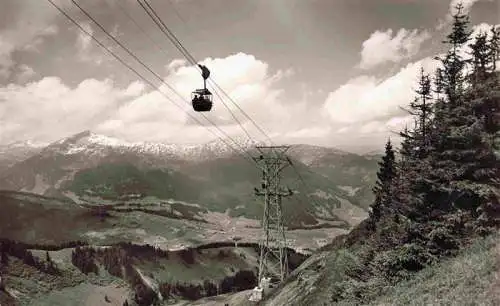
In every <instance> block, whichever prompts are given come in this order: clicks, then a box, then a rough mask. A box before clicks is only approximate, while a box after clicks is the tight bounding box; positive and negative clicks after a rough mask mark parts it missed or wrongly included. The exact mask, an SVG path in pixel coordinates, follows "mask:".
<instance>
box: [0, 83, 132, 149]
mask: <svg viewBox="0 0 500 306" xmlns="http://www.w3.org/2000/svg"><path fill="white" fill-rule="evenodd" d="M126 93H127V89H120V88H116V87H115V86H114V85H113V82H112V81H111V80H104V81H98V80H95V79H88V80H85V81H83V82H81V83H80V84H79V85H78V86H76V87H75V88H70V87H69V86H67V85H65V84H64V83H63V82H62V81H61V79H59V78H57V77H45V78H43V79H41V80H39V81H36V82H31V83H28V84H26V85H24V86H22V85H14V84H11V85H9V86H7V87H4V88H0V121H1V122H2V129H3V128H4V127H7V129H4V130H3V131H2V134H1V135H0V137H1V139H0V141H1V142H5V141H15V140H19V139H30V138H31V139H40V140H54V139H56V138H60V137H62V136H66V135H67V134H71V133H77V132H79V131H81V130H84V129H87V128H89V127H90V128H91V127H93V126H96V124H98V123H99V122H102V121H103V120H104V119H105V118H106V117H107V116H109V115H110V114H111V113H113V112H114V111H115V110H116V109H117V108H118V107H119V106H120V102H122V101H123V100H124V99H126V98H127V97H128V95H127V94H126Z"/></svg>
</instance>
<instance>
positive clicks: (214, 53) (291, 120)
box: [0, 0, 500, 150]
mask: <svg viewBox="0 0 500 306" xmlns="http://www.w3.org/2000/svg"><path fill="white" fill-rule="evenodd" d="M0 1H1V7H2V10H1V11H0V144H6V143H10V142H15V141H21V140H26V139H32V140H37V141H42V142H50V141H54V140H57V139H60V138H62V137H66V136H68V135H71V134H74V133H77V132H80V131H83V130H87V129H90V130H92V131H94V132H96V133H102V134H105V135H108V136H114V137H118V138H122V139H124V140H127V141H161V142H169V143H180V142H189V143H196V142H202V141H206V140H210V139H212V138H213V137H214V136H213V135H212V134H211V133H210V132H209V131H208V129H211V130H213V128H212V127H211V125H210V124H209V123H206V125H205V126H203V127H200V126H199V125H198V124H197V123H195V122H194V121H193V120H191V119H190V118H189V116H188V115H187V114H186V113H189V114H191V115H193V116H195V117H196V118H198V119H199V120H200V121H202V122H206V120H205V119H204V118H203V117H202V116H201V115H200V114H196V113H194V111H192V109H191V107H190V105H189V104H187V102H189V101H188V100H187V99H189V96H190V92H191V91H192V90H194V89H195V88H197V87H200V86H202V79H201V76H200V75H199V73H198V72H197V70H195V69H194V68H193V67H191V66H189V65H188V64H187V62H186V61H185V58H183V57H182V55H181V54H180V52H179V51H178V50H177V49H176V48H175V47H174V45H173V44H172V43H171V42H170V41H169V40H168V39H167V38H166V37H165V36H163V34H162V32H161V31H160V30H159V29H158V28H157V27H156V25H155V24H154V23H153V22H152V21H151V19H149V17H148V16H147V14H146V13H145V11H143V10H142V8H141V7H140V5H139V4H138V3H137V2H136V0H79V1H77V2H78V3H79V4H80V5H81V6H82V7H83V8H84V9H86V10H88V12H89V13H90V14H91V15H92V16H93V17H94V18H95V19H96V20H97V21H98V22H99V23H101V24H102V26H103V27H105V28H106V29H107V30H108V31H109V32H110V33H111V34H112V35H114V36H115V37H117V39H118V40H120V41H121V42H122V43H123V44H124V45H126V46H127V47H128V48H130V50H131V51H132V52H133V53H134V54H135V55H136V56H138V57H139V58H140V59H141V60H142V61H144V62H145V63H147V64H148V66H149V67H150V68H151V69H152V70H154V71H155V72H156V73H157V74H158V75H161V77H162V78H163V79H164V81H165V82H166V83H168V84H169V85H170V86H172V87H174V88H175V89H176V90H177V91H178V92H179V93H180V94H181V95H183V96H184V99H181V98H180V97H178V96H177V95H175V94H174V93H173V92H172V91H171V90H170V89H169V88H168V87H167V86H166V85H164V84H163V85H162V84H160V83H159V82H158V81H157V79H156V78H155V77H154V76H153V75H152V74H150V73H149V72H147V71H146V70H144V69H141V68H140V65H139V64H137V63H136V62H135V60H134V59H133V58H132V57H130V56H128V55H127V54H126V52H124V51H123V50H121V49H120V47H119V46H117V45H116V44H114V43H113V42H112V41H111V40H109V39H107V38H106V37H105V35H104V34H103V33H102V31H101V30H100V29H99V28H98V26H96V25H95V24H93V23H92V22H91V21H90V20H89V19H88V18H87V17H86V16H85V15H84V14H83V13H82V12H81V11H79V10H78V8H77V7H76V6H75V5H73V4H72V3H71V1H69V0H54V2H55V3H56V4H58V5H60V6H61V8H63V9H64V10H65V11H66V12H68V14H69V15H71V16H72V17H74V18H75V19H76V20H77V21H78V22H79V24H81V25H82V26H83V27H84V28H85V29H87V30H88V31H90V32H92V33H94V34H95V35H96V37H97V38H98V39H99V40H101V41H102V42H103V43H104V44H105V45H107V46H110V47H111V48H112V50H113V51H114V52H115V53H116V54H117V55H119V56H120V57H122V58H123V59H124V60H125V61H126V62H127V63H129V64H130V65H132V66H133V67H134V68H137V69H138V72H140V73H141V74H142V75H143V76H144V77H145V78H146V79H148V80H149V81H152V82H154V84H155V85H162V86H161V87H160V90H161V91H162V92H163V93H164V94H165V95H167V96H169V97H170V98H171V99H172V100H174V101H175V103H177V104H178V105H180V106H182V110H181V109H179V108H177V107H176V106H175V105H174V104H173V102H171V101H169V100H168V99H166V98H165V97H164V96H162V95H161V94H160V93H159V92H158V91H157V90H153V89H151V88H150V87H148V86H147V85H145V83H144V82H143V81H142V80H140V79H138V77H137V76H136V75H134V74H133V73H132V72H130V71H129V70H128V69H127V68H126V67H124V66H123V65H122V64H120V63H119V62H118V61H116V60H115V59H114V58H113V57H112V56H110V55H108V54H107V53H106V52H105V51H104V50H103V49H102V48H101V47H99V46H98V45H97V44H96V43H95V42H93V41H92V40H91V39H90V38H89V37H88V36H87V35H85V34H83V33H82V32H81V31H80V30H79V29H78V28H77V27H75V26H74V25H73V24H72V23H71V22H70V21H69V20H68V19H66V18H65V17H64V16H63V15H61V14H60V13H59V12H58V11H57V10H56V9H55V8H54V7H53V6H51V5H50V3H49V2H48V1H45V0H0ZM457 2H458V1H456V0H452V1H450V0H150V1H149V3H150V4H151V6H152V7H153V8H155V10H156V11H157V13H158V14H159V15H160V16H161V18H162V19H163V21H164V22H165V23H166V24H167V25H168V26H169V27H170V29H171V30H172V31H173V32H174V33H175V35H176V36H177V37H178V39H179V40H180V41H181V42H182V44H183V45H184V46H185V47H186V48H187V49H188V50H189V52H190V53H191V54H192V55H193V56H194V57H195V58H196V60H197V61H199V62H203V63H204V64H206V65H207V67H209V69H211V72H212V77H213V79H214V80H215V81H216V82H217V83H218V84H219V85H220V86H221V87H222V88H223V89H224V91H225V92H227V93H228V94H229V95H230V96H231V97H232V98H233V100H234V101H235V102H236V103H238V105H239V106H240V107H241V108H242V109H244V110H245V112H246V113H247V114H248V115H249V116H250V117H251V118H252V119H254V121H255V122H257V124H258V125H259V126H260V127H262V128H263V129H264V130H265V131H266V132H267V134H268V135H270V136H271V137H272V138H273V139H274V140H275V142H276V143H310V144H319V145H328V146H334V147H338V148H341V149H342V148H343V149H348V150H380V149H382V146H383V143H384V141H385V140H386V139H387V137H388V136H389V135H391V131H397V130H399V129H401V128H402V127H403V126H404V124H405V123H406V122H408V118H407V117H406V115H405V114H404V113H403V112H402V111H401V110H400V108H399V106H405V105H407V104H408V103H409V102H410V101H411V100H412V97H413V93H412V90H413V88H415V85H416V77H417V74H418V71H419V69H420V67H422V66H423V67H424V68H426V69H428V70H429V71H432V70H433V69H434V68H435V67H436V63H435V62H434V61H432V60H431V58H432V57H433V56H434V55H436V54H438V53H439V52H442V51H443V45H442V44H441V41H442V40H443V38H444V35H445V34H446V33H447V31H448V30H449V27H448V26H449V14H450V10H451V7H453V5H454V4H455V3H457ZM463 3H464V5H465V6H466V8H467V9H468V10H470V14H471V21H472V25H473V26H475V27H476V30H477V29H480V28H487V27H486V26H487V25H494V24H498V23H499V20H500V1H498V0H475V1H474V0H466V1H463ZM130 17H132V19H131V18H130ZM137 24H138V25H139V26H140V28H139V27H138V26H137ZM145 33H146V34H145ZM222 97H223V98H225V97H224V96H222ZM214 100H215V104H214V111H213V112H211V113H210V114H207V117H208V118H210V120H211V121H212V122H215V123H217V124H218V125H219V126H220V128H221V129H222V130H224V131H225V132H226V133H227V134H229V135H232V136H234V137H241V136H244V135H245V134H244V132H243V131H242V129H241V128H240V127H239V126H238V125H235V121H234V119H233V118H232V117H231V115H230V114H229V112H228V111H227V109H226V108H225V107H224V105H223V104H222V103H221V101H220V99H219V97H217V96H214ZM224 101H225V103H226V104H227V106H228V107H230V108H231V109H232V110H234V112H235V114H236V116H238V118H239V119H240V121H241V122H242V123H243V124H244V127H245V128H246V129H247V130H248V131H249V132H250V133H251V135H252V137H253V138H255V139H258V140H265V137H264V136H263V135H262V134H261V133H260V132H259V131H258V130H257V129H256V128H255V127H254V126H253V124H252V123H251V122H249V121H248V120H246V118H245V117H244V116H242V114H241V112H240V111H239V110H238V109H237V107H236V106H234V105H233V104H232V103H231V102H230V101H229V100H227V98H225V99H224ZM215 132H217V131H215Z"/></svg>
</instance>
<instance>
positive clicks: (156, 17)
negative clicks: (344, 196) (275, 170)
mask: <svg viewBox="0 0 500 306" xmlns="http://www.w3.org/2000/svg"><path fill="white" fill-rule="evenodd" d="M136 1H137V2H138V3H139V4H140V5H141V7H142V8H143V9H144V10H145V11H146V13H147V14H148V15H149V16H150V18H151V19H152V20H153V21H154V22H155V24H156V25H157V26H158V27H159V28H160V30H161V31H162V32H163V33H164V34H165V36H167V38H168V39H169V40H170V41H171V42H172V43H173V44H174V46H175V47H177V49H178V50H179V51H180V52H181V54H182V55H184V57H186V59H187V60H188V61H189V62H190V63H191V64H193V65H195V66H196V65H197V61H196V59H195V58H194V57H193V56H192V55H191V54H190V53H189V51H188V50H187V49H186V48H185V47H184V46H183V45H182V43H181V42H180V41H179V39H178V38H177V37H176V36H175V34H174V33H173V32H172V31H171V30H170V29H169V27H168V26H167V25H166V24H165V23H164V22H163V21H162V19H161V17H160V16H159V15H158V14H157V13H156V11H155V9H154V8H153V7H152V6H151V5H150V4H149V3H148V1H147V0H144V4H145V5H144V4H143V3H142V2H141V1H140V0H136ZM171 5H172V3H171ZM148 9H149V10H148ZM150 11H151V12H150ZM176 14H177V15H178V17H179V18H180V19H181V21H182V22H184V23H185V25H186V26H187V24H186V22H185V21H184V19H183V18H181V16H180V13H179V12H177V11H176ZM209 81H212V83H213V85H214V86H215V87H216V88H218V89H219V90H220V91H221V92H222V93H223V94H224V95H225V96H226V97H227V98H228V99H229V100H230V101H231V102H232V103H233V104H234V105H235V106H236V107H237V108H238V109H239V110H240V111H241V112H242V114H243V115H245V117H246V118H247V119H248V120H249V121H250V122H252V123H253V125H254V126H255V127H256V128H257V129H258V130H259V131H260V132H261V133H262V134H263V135H264V136H265V137H266V138H267V139H268V140H269V142H270V143H271V144H274V142H273V141H272V139H271V137H269V135H268V134H267V133H266V132H265V131H264V130H263V129H262V128H261V127H260V126H259V125H258V124H257V123H256V122H255V120H253V118H252V117H250V116H249V115H248V114H247V113H246V112H245V111H244V110H243V109H242V108H241V107H240V106H239V105H238V104H237V103H236V102H235V101H234V100H233V99H232V98H231V96H229V94H227V93H226V92H225V91H224V89H223V88H221V87H220V86H219V84H217V83H216V82H215V81H214V80H213V79H211V80H209ZM215 93H216V94H217V95H218V96H219V98H220V99H221V101H223V100H222V97H220V95H219V94H218V93H217V91H215ZM224 106H226V104H225V103H224ZM226 108H227V106H226ZM228 110H229V108H228ZM229 111H230V112H231V110H229ZM231 114H232V115H233V118H235V116H234V114H233V113H232V112H231ZM235 120H236V121H237V122H238V123H239V121H238V119H236V118H235ZM240 126H241V123H240ZM247 136H249V138H250V139H251V137H250V135H248V133H247ZM290 164H291V165H292V168H293V170H294V172H295V174H296V175H297V177H298V179H299V181H300V182H301V183H302V185H303V186H304V188H305V190H306V191H309V190H310V187H309V185H308V184H307V183H306V182H305V180H304V179H303V177H302V175H301V174H300V172H299V171H298V169H297V168H296V166H295V165H294V164H293V163H292V162H291V160H290ZM308 171H310V172H312V173H315V172H313V171H312V170H310V169H308ZM312 200H313V202H316V201H315V200H314V199H312ZM316 204H317V203H316Z"/></svg>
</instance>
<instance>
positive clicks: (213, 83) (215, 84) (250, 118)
mask: <svg viewBox="0 0 500 306" xmlns="http://www.w3.org/2000/svg"><path fill="white" fill-rule="evenodd" d="M137 1H138V0H137ZM145 2H146V4H148V3H147V0H145ZM169 3H170V5H171V6H172V8H173V10H174V12H175V14H176V15H177V17H179V19H180V20H181V22H182V23H184V25H185V26H186V28H189V26H188V24H187V22H186V21H185V20H184V18H182V16H181V14H180V13H179V11H178V10H177V9H176V8H175V5H174V4H173V3H172V1H170V0H169ZM148 6H149V7H150V8H151V10H152V11H153V12H155V11H154V9H153V8H152V7H151V5H148ZM155 15H156V16H158V15H157V14H155ZM158 19H159V20H160V22H161V23H163V22H162V20H161V18H160V17H159V16H158ZM164 26H165V27H166V28H167V29H168V27H167V26H166V25H164ZM168 32H169V33H170V34H171V35H172V36H173V38H174V39H175V40H176V42H177V43H178V44H180V45H181V47H182V48H183V49H184V50H185V51H186V52H187V50H186V49H185V48H184V47H183V46H182V44H181V42H180V41H179V39H177V37H176V36H175V35H174V34H173V33H172V31H168ZM167 36H168V35H167ZM181 53H182V52H181ZM187 53H188V56H190V57H191V58H192V59H193V60H194V57H193V56H191V55H190V54H189V52H187ZM209 82H210V83H212V86H214V87H216V88H217V89H218V90H220V91H221V92H222V93H223V94H224V95H225V96H226V97H227V98H228V99H229V101H231V103H233V104H234V105H235V106H236V107H237V108H238V109H239V110H240V111H241V113H242V114H243V115H244V116H245V117H246V118H247V119H248V120H249V121H250V122H251V123H252V124H253V125H254V126H255V127H256V128H257V129H258V130H259V132H261V133H262V134H263V135H264V136H265V137H266V138H267V139H268V140H269V142H270V143H271V144H273V141H272V139H271V137H269V135H268V134H267V133H266V132H265V131H264V130H263V129H262V128H261V127H260V126H259V125H258V124H257V122H255V120H254V119H253V118H252V117H250V116H249V115H248V114H247V113H246V112H245V110H244V109H243V108H241V107H240V106H239V105H238V104H237V103H236V102H235V101H234V100H233V99H232V98H231V96H229V94H228V93H227V92H226V91H225V90H224V89H223V88H222V87H220V86H219V84H217V82H215V80H213V79H211V80H209ZM215 93H216V94H217V96H218V97H219V99H221V100H222V97H220V95H219V94H218V93H217V92H215ZM273 145H274V144H273Z"/></svg>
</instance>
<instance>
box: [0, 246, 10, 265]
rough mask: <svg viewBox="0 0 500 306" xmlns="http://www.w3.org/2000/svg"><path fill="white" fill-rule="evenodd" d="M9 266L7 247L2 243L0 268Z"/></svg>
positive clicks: (0, 247)
mask: <svg viewBox="0 0 500 306" xmlns="http://www.w3.org/2000/svg"><path fill="white" fill-rule="evenodd" d="M8 264H9V257H8V254H7V246H6V245H5V243H4V242H2V243H1V244H0V266H3V267H6V266H7V265H8Z"/></svg>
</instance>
